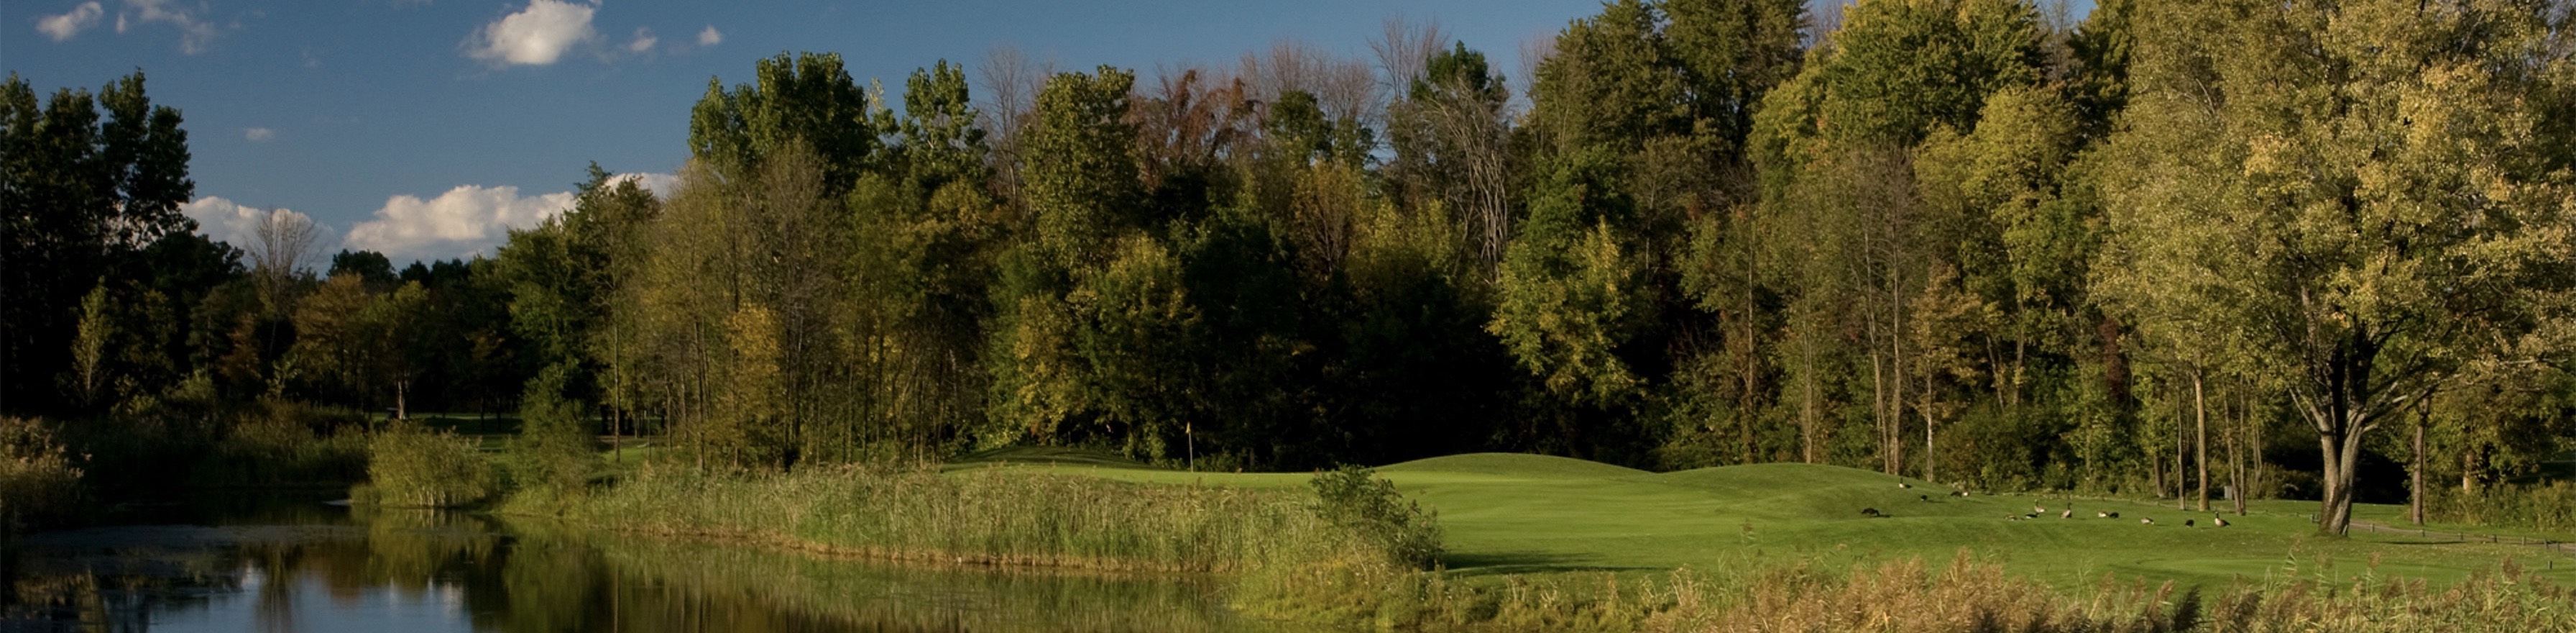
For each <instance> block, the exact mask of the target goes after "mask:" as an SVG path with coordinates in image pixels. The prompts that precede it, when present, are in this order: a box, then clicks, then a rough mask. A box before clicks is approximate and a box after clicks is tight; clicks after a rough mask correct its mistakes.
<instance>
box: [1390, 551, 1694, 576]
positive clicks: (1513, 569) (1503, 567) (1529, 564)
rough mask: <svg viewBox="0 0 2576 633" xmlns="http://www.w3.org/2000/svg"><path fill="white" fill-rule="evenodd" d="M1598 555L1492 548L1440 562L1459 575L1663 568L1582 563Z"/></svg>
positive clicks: (1450, 557)
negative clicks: (1495, 549)
mask: <svg viewBox="0 0 2576 633" xmlns="http://www.w3.org/2000/svg"><path fill="white" fill-rule="evenodd" d="M1599 558H1600V557H1597V556H1588V555H1575V554H1548V553H1541V552H1493V553H1480V554H1450V555H1447V556H1443V557H1440V563H1441V564H1442V565H1443V566H1445V567H1447V568H1448V569H1449V575H1451V576H1458V577H1474V576H1495V575H1502V574H1529V573H1547V572H1620V571H1635V570H1643V569H1662V568H1655V567H1640V566H1612V565H1587V564H1585V563H1586V562H1588V561H1594V560H1598V559H1599Z"/></svg>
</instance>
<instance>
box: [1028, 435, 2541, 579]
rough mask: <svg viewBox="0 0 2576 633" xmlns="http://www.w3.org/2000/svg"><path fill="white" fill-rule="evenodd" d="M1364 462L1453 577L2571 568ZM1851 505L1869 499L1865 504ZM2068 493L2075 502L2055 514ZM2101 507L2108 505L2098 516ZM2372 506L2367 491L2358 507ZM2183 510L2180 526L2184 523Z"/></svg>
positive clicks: (1919, 487) (1567, 471) (2381, 545)
mask: <svg viewBox="0 0 2576 633" xmlns="http://www.w3.org/2000/svg"><path fill="white" fill-rule="evenodd" d="M985 468H993V469H1003V470H1012V471H1032V472H1054V473H1066V474H1080V475H1088V476H1095V477H1105V478H1112V479H1119V480H1129V481H1142V482H1157V483H1172V484H1197V485H1210V486H1243V487H1297V486H1304V485H1305V482H1306V481H1307V480H1308V478H1309V476H1308V475H1304V474H1295V473H1257V474H1233V473H1193V472H1184V471H1170V470H1152V469H1139V468H1126V467H1120V466H1117V465H1110V464H1100V463H1092V464H1083V463H1073V461H1071V460H1065V461H1057V462H1055V463H1046V464H1028V463H1016V464H1011V463H1005V464H995V465H992V466H987V467H985ZM1378 473H1379V474H1380V475H1381V476H1383V477H1385V478H1387V479H1388V480H1390V481H1393V482H1395V484H1396V487H1397V488H1398V489H1399V490H1401V491H1403V492H1404V493H1405V494H1406V495H1408V496H1410V497H1412V498H1414V499H1416V500H1418V501H1420V502H1421V503H1423V504H1424V505H1426V506H1428V507H1431V508H1433V509H1436V510H1438V511H1439V513H1440V523H1441V525H1442V527H1443V528H1445V529H1446V530H1447V539H1446V541H1445V543H1446V545H1447V547H1448V552H1449V553H1448V557H1447V558H1446V562H1447V565H1448V567H1449V569H1450V570H1451V571H1452V572H1454V573H1456V574H1459V575H1461V576H1468V577H1474V576H1485V575H1492V574H1503V573H1553V572H1566V571H1584V570H1608V571H1620V572H1639V573H1656V574H1660V573H1663V572H1665V571H1667V570H1671V569H1674V568H1677V567H1684V566H1688V567H1692V568H1694V569H1701V570H1726V569H1737V568H1742V567H1744V566H1748V565H1755V564H1778V563H1792V562H1800V561H1805V562H1811V563H1815V564H1817V565H1820V566H1828V567H1827V568H1833V567H1831V566H1838V565H1847V564H1850V563H1858V562H1865V561H1877V560H1889V559H1898V558H1906V557H1922V558H1924V559H1926V560H1928V561H1931V562H1934V563H1943V562H1947V561H1948V560H1949V559H1950V558H1952V557H1954V556H1956V555H1957V553H1958V552H1959V551H1960V550H1962V549H1966V550H1968V551H1970V552H1972V553H1973V554H1974V555H1975V556H1977V557H1979V558H1982V559H1986V560H1992V561H1998V562H2001V563H2003V564H2004V566H2005V568H2006V569H2008V570H2010V571H2012V572H2013V573H2016V574H2021V575H2024V576H2027V577H2030V578H2033V579H2035V580H2039V581H2041V582H2045V583H2048V584H2051V585H2055V586H2058V587H2061V588H2071V587H2076V586H2083V585H2090V584H2094V583H2098V582H2101V581H2102V579H2104V578H2105V577H2106V576H2110V577H2115V578H2118V579H2120V580H2123V581H2128V580H2146V581H2150V582H2157V581H2165V580H2173V581H2179V582H2183V583H2186V584H2203V585H2224V584H2227V583H2230V582H2233V581H2235V580H2237V579H2240V578H2242V579H2248V580H2261V579H2263V578H2266V577H2275V578H2278V577H2288V576H2297V577H2304V578H2320V577H2322V578H2330V579H2337V580H2345V579H2351V578H2353V577H2356V576H2360V575H2362V574H2377V575H2378V576H2379V577H2382V578H2424V579H2427V580H2429V581H2432V582H2435V583H2445V584H2446V583H2449V582H2453V581H2457V580H2459V579H2461V578H2464V577H2466V576H2467V575H2468V574H2469V573H2471V572H2473V571H2479V570H2488V569H2493V568H2494V567H2495V566H2496V565H2497V564H2498V563H2500V562H2502V561H2504V560H2505V559H2506V558H2508V557H2511V558H2512V559H2514V560H2515V561H2517V563H2518V564H2520V565H2521V566H2523V567H2524V568H2526V569H2530V570H2533V572H2534V573H2536V574H2540V575H2543V576H2546V577H2548V578H2550V579H2551V580H2553V581H2556V582H2559V583H2561V584H2569V585H2576V557H2570V556H2566V555H2563V554H2550V553H2547V552H2544V551H2542V550H2540V549H2539V548H2536V547H2529V546H2516V545H2505V544H2488V543H2453V542H2450V540H2448V539H2427V538H2417V537H2411V536H2399V535H2389V534H2376V533H2365V532H2361V531H2355V532H2354V533H2353V534H2354V535H2353V536H2352V537H2349V538H2343V539H2331V538H2321V537H2318V536H2317V535H2316V533H2315V526H2314V525H2313V524H2311V523H2309V522H2308V515H2309V513H2310V512H2312V511H2313V510H2314V509H2315V504H2313V503H2304V504H2303V503H2296V502H2265V503H2262V504H2258V505H2257V506H2256V508H2255V512H2254V513H2253V514H2251V515H2249V516H2244V517H2237V516H2234V515H2232V514H2227V515H2224V516H2225V517H2226V519H2227V521H2228V522H2229V523H2230V524H2231V525H2229V526H2228V527H2224V528H2220V527H2215V526H2213V525H2211V519H2213V518H2214V517H2216V516H2220V515H2215V514H2213V513H2205V512H2187V511H2181V510H2175V509H2173V508H2172V507H2171V506H2170V505H2166V506H2161V507H2160V506H2158V505H2156V504H2154V503H2150V502H2146V501H2132V500H2110V499H2072V500H2069V499H2066V498H2063V497H2053V496H2026V495H2003V496H1984V495H1972V496H1969V497H1964V498H1962V497H1954V496H1950V493H1951V492H1952V491H1951V489H1949V488H1946V487H1939V486H1932V485H1929V484H1927V483H1925V482H1922V481H1919V480H1913V479H1901V478H1897V477H1891V476H1888V475H1884V474H1879V473H1873V472H1869V471H1862V470H1856V469H1849V468H1841V467H1834V466H1815V465H1806V464H1763V465H1755V466H1732V467H1722V468H1708V469H1699V470H1691V471H1682V472H1676V473H1649V472H1645V471H1638V470H1633V469H1626V468H1620V467H1616V466H1610V465H1606V464H1598V463H1593V462H1586V461H1581V460H1572V459H1566V458H1555V457H1543V456H1533V455H1504V454H1475V455H1459V456H1450V457H1443V458H1434V459H1429V460H1420V461H1415V462H1407V463H1403V464H1396V465H1392V466H1387V467H1384V468H1381V469H1378ZM1900 482H1902V483H1904V484H1905V485H1907V486H1910V488H1901V487H1899V485H1898V484H1899V483H1900ZM2165 503H2167V504H2170V503H2171V502H2170V501H2168V502H2165ZM2213 506H2215V504H2213ZM1865 508H1866V509H1873V510H1876V511H1878V513H1879V514H1880V515H1882V516H1880V517H1875V518H1873V517H1869V516H1865V515H1864V513H1863V512H1862V510H1863V509H1865ZM2041 509H2044V510H2045V511H2046V512H2045V513H2037V514H2040V517H2038V518H2035V519H2033V518H2026V517H2025V516H2026V515H2030V514H2035V511H2037V510H2041ZM2069 509H2071V510H2073V511H2074V515H2073V517H2072V518H2061V514H2062V513H2063V512H2065V511H2067V510H2069ZM2105 512H2111V513H2118V514H2119V515H2120V518H2118V519H2106V518H2100V517H2098V516H2097V513H2105ZM2385 512H2386V509H2385V508H2369V509H2366V511H2365V512H2363V513H2362V514H2363V516H2366V517H2377V516H2384V513H2385ZM2014 517H2024V518H2022V519H2021V520H2018V521H2016V520H2012V518H2014ZM2142 519H2153V520H2155V524H2154V525H2145V524H2143V523H2142V522H2141V520H2142ZM2186 520H2189V521H2192V522H2193V523H2194V525H2193V526H2191V527H2185V526H2184V525H2183V522H2184V521H2186ZM2564 540H2576V539H2564Z"/></svg>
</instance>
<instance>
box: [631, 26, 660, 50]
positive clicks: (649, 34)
mask: <svg viewBox="0 0 2576 633" xmlns="http://www.w3.org/2000/svg"><path fill="white" fill-rule="evenodd" d="M660 41H662V40H661V38H657V37H654V36H653V30H652V29H647V28H642V27H637V28H636V29H635V41H632V42H627V43H626V50H627V51H629V52H636V53H641V52H644V51H648V50H653V44H654V43H655V42H660Z"/></svg>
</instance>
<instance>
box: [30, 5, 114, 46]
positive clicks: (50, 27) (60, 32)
mask: <svg viewBox="0 0 2576 633" xmlns="http://www.w3.org/2000/svg"><path fill="white" fill-rule="evenodd" d="M106 13H107V10H106V9H105V8H102V7H100V6H98V3H96V2H83V3H80V6H77V7H72V10H71V11H70V12H68V13H64V14H62V15H48V16H44V17H42V18H38V19H37V20H36V32H38V33H43V34H45V36H46V37H51V38H54V41H57V42H60V41H63V40H68V39H71V38H72V36H74V35H79V34H80V32H81V31H84V30H88V29H89V27H92V26H98V16H100V15H104V14H106Z"/></svg>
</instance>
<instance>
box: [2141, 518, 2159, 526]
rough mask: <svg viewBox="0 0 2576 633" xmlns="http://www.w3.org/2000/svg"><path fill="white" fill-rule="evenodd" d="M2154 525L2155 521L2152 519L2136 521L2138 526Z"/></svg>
mask: <svg viewBox="0 0 2576 633" xmlns="http://www.w3.org/2000/svg"><path fill="white" fill-rule="evenodd" d="M2155 524H2156V520H2155V519H2154V518H2146V519H2139V520H2138V525H2155Z"/></svg>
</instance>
